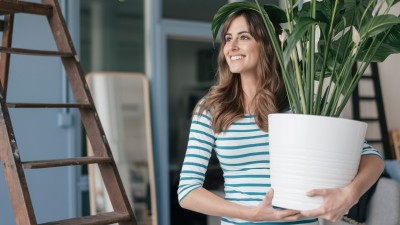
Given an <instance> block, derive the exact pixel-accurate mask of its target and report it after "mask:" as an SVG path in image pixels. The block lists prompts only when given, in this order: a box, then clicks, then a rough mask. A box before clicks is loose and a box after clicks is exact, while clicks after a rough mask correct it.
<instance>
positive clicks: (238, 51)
mask: <svg viewBox="0 0 400 225" xmlns="http://www.w3.org/2000/svg"><path fill="white" fill-rule="evenodd" d="M225 41H226V43H225V46H224V55H225V58H226V61H227V63H228V66H229V69H230V71H231V72H232V73H240V74H242V75H243V74H256V68H257V64H258V62H259V58H260V48H261V46H260V44H259V43H258V42H256V40H255V39H254V37H253V36H252V35H251V34H250V30H249V28H248V26H247V22H246V19H245V17H244V16H239V17H237V18H235V19H234V20H233V21H232V22H231V24H230V26H229V28H228V31H227V33H226V35H225Z"/></svg>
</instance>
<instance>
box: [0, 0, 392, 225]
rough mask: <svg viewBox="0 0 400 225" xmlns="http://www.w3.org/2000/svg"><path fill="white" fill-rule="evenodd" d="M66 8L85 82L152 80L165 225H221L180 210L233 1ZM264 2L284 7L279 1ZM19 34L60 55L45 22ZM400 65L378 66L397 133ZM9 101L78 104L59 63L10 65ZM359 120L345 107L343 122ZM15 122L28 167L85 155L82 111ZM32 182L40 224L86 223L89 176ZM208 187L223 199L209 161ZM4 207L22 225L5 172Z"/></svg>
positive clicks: (18, 38) (39, 174) (8, 223)
mask: <svg viewBox="0 0 400 225" xmlns="http://www.w3.org/2000/svg"><path fill="white" fill-rule="evenodd" d="M31 2H40V1H31ZM59 2H60V5H61V8H62V11H63V14H64V16H65V19H66V22H67V25H68V28H69V30H70V33H71V35H72V39H73V42H74V45H75V47H76V49H77V51H78V53H79V58H80V61H81V63H82V66H83V69H84V72H85V74H88V73H90V72H104V71H113V72H135V73H143V74H145V75H146V77H147V78H148V80H149V84H150V110H151V124H152V125H151V127H152V143H153V149H152V151H153V154H154V161H153V162H154V169H155V182H156V193H157V213H158V224H159V225H180V224H184V225H212V224H218V222H215V220H214V219H213V218H210V217H206V216H204V215H200V214H197V213H193V212H189V211H186V210H184V209H181V208H180V206H179V205H178V202H177V195H176V190H177V185H178V182H179V171H180V168H181V165H182V162H183V158H184V154H185V151H186V145H187V138H188V132H189V126H190V119H191V113H192V110H193V107H194V106H195V104H196V103H197V101H198V100H199V99H200V98H201V97H202V96H204V95H205V93H206V92H207V90H208V89H209V87H210V86H211V85H212V83H213V82H214V76H215V72H216V58H217V55H218V47H219V44H218V43H216V44H215V45H213V43H212V40H211V31H210V28H211V21H212V17H213V15H214V13H215V12H216V11H217V10H218V8H219V7H221V6H222V5H224V4H226V3H227V2H231V1H228V0H191V1H188V0H106V1H105V0H60V1H59ZM260 2H262V3H272V4H280V1H279V0H263V1H260ZM0 18H2V17H0ZM14 26H15V28H14V38H13V47H15V48H32V49H44V50H46V49H47V50H54V49H56V47H55V43H54V41H53V37H52V36H51V32H50V29H49V28H48V23H47V21H46V19H45V18H43V17H38V16H32V15H17V16H16V17H15V25H14ZM399 61H400V56H399V55H394V56H391V57H390V58H389V59H388V60H386V62H385V63H382V64H380V65H379V70H380V74H381V76H380V79H381V85H382V95H383V101H384V103H385V104H384V110H385V113H386V121H387V127H388V130H392V129H396V128H397V129H400V119H399V116H398V115H400V101H399V100H398V97H399V96H400V90H399V88H398V84H399V83H400V76H398V70H399V63H398V62H399ZM363 90H364V91H365V92H371V90H372V87H371V86H368V85H366V86H365V87H364V88H363ZM8 99H9V101H10V102H74V99H73V96H72V93H71V90H70V89H69V84H68V81H67V80H66V78H65V71H64V70H63V67H62V64H61V61H60V60H59V59H55V58H44V57H33V56H20V55H16V56H12V58H11V65H10V78H9V94H8ZM376 107H377V106H376V105H374V104H372V105H366V106H363V109H362V112H365V113H367V114H368V113H370V114H372V115H373V114H376V113H377V108H376ZM352 115H353V114H352V109H351V107H348V109H347V110H346V111H345V113H344V116H345V117H348V118H351V117H352ZM11 117H12V119H13V126H14V130H15V133H16V137H17V143H18V147H19V149H20V151H21V155H22V156H21V157H22V159H23V160H25V161H27V160H39V159H54V158H65V157H78V156H81V155H86V154H87V153H86V152H87V147H86V138H85V132H84V129H83V128H82V125H81V123H80V119H79V112H78V111H75V110H62V109H50V110H46V111H43V112H40V111H39V110H35V109H32V110H25V111H23V112H22V111H11ZM374 126H375V125H374V124H372V125H371V127H374ZM368 132H369V133H368V134H367V137H368V136H369V138H371V139H374V138H379V137H375V136H379V135H381V134H380V133H379V129H378V128H376V129H374V128H372V129H370V130H369V131H368ZM137 141H140V140H137ZM377 148H380V149H382V148H383V147H382V146H381V145H378V146H377ZM26 177H27V181H28V186H29V188H30V193H31V195H32V201H33V205H34V209H35V212H36V215H37V220H38V222H46V221H51V220H58V219H64V218H70V217H79V216H82V215H89V213H90V204H89V184H88V170H87V168H86V167H63V168H56V169H53V170H52V171H48V170H39V171H32V172H31V171H29V172H27V173H26ZM205 186H206V187H207V188H208V189H211V190H213V191H215V193H217V194H219V193H221V190H223V180H222V171H221V169H220V168H219V166H218V161H217V159H216V158H215V157H213V158H212V159H211V162H210V165H209V171H208V172H207V176H206V182H205ZM0 202H1V203H0V225H13V224H15V219H14V215H13V212H12V208H11V205H10V199H9V195H8V191H7V186H6V184H5V181H4V176H3V171H2V168H0ZM150 224H151V223H150ZM150 224H146V225H150Z"/></svg>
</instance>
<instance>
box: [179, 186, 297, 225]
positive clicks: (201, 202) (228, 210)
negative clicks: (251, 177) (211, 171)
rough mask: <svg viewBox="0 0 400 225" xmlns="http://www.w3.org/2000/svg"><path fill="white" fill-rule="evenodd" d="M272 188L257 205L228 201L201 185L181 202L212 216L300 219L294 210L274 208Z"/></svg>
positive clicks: (187, 207)
mask: <svg viewBox="0 0 400 225" xmlns="http://www.w3.org/2000/svg"><path fill="white" fill-rule="evenodd" d="M272 196H273V190H272V189H271V190H270V191H269V192H268V194H267V195H266V197H265V199H264V200H263V201H262V202H261V203H260V204H259V205H258V206H257V207H248V206H244V205H239V204H236V203H233V202H230V201H226V200H224V199H222V198H220V197H218V196H217V195H215V194H213V193H212V192H210V191H208V190H206V189H204V188H202V187H200V188H197V189H195V190H193V191H192V192H190V194H188V195H187V196H186V197H185V198H184V199H183V200H182V201H181V202H180V204H181V206H182V207H183V208H186V209H189V210H192V211H196V212H200V213H203V214H206V215H211V216H220V217H229V218H238V219H242V220H247V221H277V220H280V221H293V220H298V219H300V216H301V215H300V213H299V212H298V211H294V210H275V209H273V208H272V205H271V199H272Z"/></svg>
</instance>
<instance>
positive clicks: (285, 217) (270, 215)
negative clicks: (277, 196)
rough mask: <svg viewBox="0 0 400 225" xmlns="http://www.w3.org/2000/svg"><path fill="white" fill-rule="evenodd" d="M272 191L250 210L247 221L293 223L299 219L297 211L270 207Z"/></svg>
mask: <svg viewBox="0 0 400 225" xmlns="http://www.w3.org/2000/svg"><path fill="white" fill-rule="evenodd" d="M273 195H274V190H273V189H272V188H271V189H270V190H269V192H268V194H267V195H266V196H265V198H264V200H263V201H262V202H261V203H260V204H259V205H258V206H257V207H255V208H252V209H251V213H250V218H249V219H248V220H250V221H253V222H257V221H294V220H299V219H300V218H301V214H300V212H299V211H295V210H289V209H285V210H276V209H274V208H273V207H272V204H271V200H272V197H273Z"/></svg>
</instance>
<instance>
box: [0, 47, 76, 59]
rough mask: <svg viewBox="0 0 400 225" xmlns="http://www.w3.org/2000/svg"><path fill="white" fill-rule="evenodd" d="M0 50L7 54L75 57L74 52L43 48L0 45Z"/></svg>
mask: <svg viewBox="0 0 400 225" xmlns="http://www.w3.org/2000/svg"><path fill="white" fill-rule="evenodd" d="M0 52H4V53H9V54H21V55H38V56H53V57H75V55H74V54H72V53H68V52H57V51H45V50H34V49H24V48H5V47H0Z"/></svg>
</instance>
